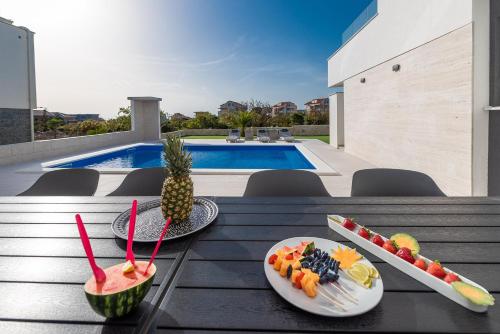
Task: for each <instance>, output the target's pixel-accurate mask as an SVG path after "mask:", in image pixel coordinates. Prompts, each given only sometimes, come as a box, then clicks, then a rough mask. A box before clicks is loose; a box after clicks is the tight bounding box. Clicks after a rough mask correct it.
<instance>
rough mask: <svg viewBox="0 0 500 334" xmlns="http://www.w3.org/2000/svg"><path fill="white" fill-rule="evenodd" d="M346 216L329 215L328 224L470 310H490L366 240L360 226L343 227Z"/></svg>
mask: <svg viewBox="0 0 500 334" xmlns="http://www.w3.org/2000/svg"><path fill="white" fill-rule="evenodd" d="M343 221H344V217H342V216H338V215H328V226H329V227H330V228H331V229H333V230H334V231H335V232H337V233H339V234H340V235H342V236H344V237H345V238H347V239H348V240H350V241H352V242H354V243H355V244H357V245H359V246H360V247H362V248H364V249H365V250H367V251H368V252H370V253H372V254H373V255H375V256H377V257H378V258H380V259H381V260H384V261H385V262H387V263H389V264H390V265H391V266H393V267H395V268H397V269H399V270H401V271H402V272H404V273H405V274H407V275H408V276H410V277H412V278H414V279H416V280H417V281H419V282H421V283H423V284H425V285H427V286H428V287H430V288H431V289H434V290H436V291H437V292H439V293H440V294H442V295H443V296H445V297H447V298H449V299H451V300H453V301H454V302H456V303H458V304H460V305H462V306H463V307H465V308H468V309H469V310H472V311H474V312H486V311H487V310H488V306H483V305H477V304H474V303H472V302H470V301H469V300H468V299H467V298H465V297H463V296H462V295H460V294H459V293H458V292H456V291H455V289H453V287H452V286H451V284H448V283H446V282H445V281H443V280H441V279H439V278H437V277H435V276H432V275H431V274H429V273H427V272H425V271H423V270H422V269H420V268H417V267H415V266H414V265H413V264H411V263H409V262H406V261H405V260H403V259H401V258H399V257H398V256H396V255H394V254H392V253H390V252H388V251H386V250H385V249H383V248H382V247H380V246H377V245H376V244H374V243H373V242H371V241H370V240H366V239H364V238H362V237H361V236H359V235H358V234H357V233H358V229H359V226H356V228H355V229H354V230H353V231H350V230H348V229H346V228H345V227H343V226H342V225H341V224H340V223H338V222H343ZM381 237H382V238H383V239H384V241H385V240H387V238H385V237H384V236H382V235H381ZM417 258H421V259H423V260H424V261H426V262H427V263H430V262H432V261H431V260H429V259H428V258H426V257H423V256H422V255H418V256H417ZM444 270H445V271H447V272H448V271H452V272H453V273H455V272H454V271H453V270H450V269H448V268H444ZM456 274H457V275H458V277H460V279H461V280H462V281H463V282H465V283H469V284H472V285H474V286H477V287H478V288H481V289H483V290H484V291H487V290H486V289H485V288H483V287H482V286H480V285H479V284H477V283H475V282H473V281H471V280H469V279H467V278H465V277H463V276H461V275H459V274H458V273H456Z"/></svg>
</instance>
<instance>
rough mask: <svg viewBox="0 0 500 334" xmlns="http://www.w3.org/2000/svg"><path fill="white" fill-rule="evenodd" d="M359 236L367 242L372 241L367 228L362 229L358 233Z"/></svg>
mask: <svg viewBox="0 0 500 334" xmlns="http://www.w3.org/2000/svg"><path fill="white" fill-rule="evenodd" d="M358 235H359V236H361V237H362V238H365V239H367V240H370V231H368V230H367V229H366V228H364V227H362V228H360V229H359V231H358Z"/></svg>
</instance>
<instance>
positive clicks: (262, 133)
mask: <svg viewBox="0 0 500 334" xmlns="http://www.w3.org/2000/svg"><path fill="white" fill-rule="evenodd" d="M257 134H258V135H264V136H267V130H265V129H258V130H257Z"/></svg>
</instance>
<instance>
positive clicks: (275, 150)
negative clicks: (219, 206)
mask: <svg viewBox="0 0 500 334" xmlns="http://www.w3.org/2000/svg"><path fill="white" fill-rule="evenodd" d="M184 148H185V149H186V150H187V151H189V152H190V153H191V155H192V157H193V168H207V169H315V167H314V166H313V165H312V164H311V163H310V162H309V160H307V158H306V157H304V155H303V154H302V153H301V152H300V151H299V150H298V149H297V148H296V147H295V146H293V145H287V146H284V145H270V146H265V145H253V146H252V145H245V146H242V145H234V146H232V145H198V144H186V145H185V146H184ZM162 166H165V160H164V159H163V146H162V145H138V146H134V147H131V148H126V149H123V150H118V151H114V152H109V153H104V154H100V155H96V156H92V157H87V158H83V159H79V160H75V161H71V162H67V163H63V164H59V165H54V166H51V167H57V168H151V167H162Z"/></svg>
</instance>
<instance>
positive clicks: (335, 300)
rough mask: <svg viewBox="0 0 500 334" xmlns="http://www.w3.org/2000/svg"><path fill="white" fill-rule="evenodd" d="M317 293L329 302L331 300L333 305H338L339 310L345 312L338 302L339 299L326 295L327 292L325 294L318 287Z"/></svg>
mask: <svg viewBox="0 0 500 334" xmlns="http://www.w3.org/2000/svg"><path fill="white" fill-rule="evenodd" d="M318 293H319V294H320V295H321V296H323V298H325V299H327V300H328V301H329V302H331V303H332V304H333V305H335V306H336V307H338V308H339V309H340V310H341V311H343V312H347V311H346V309H345V308H343V307H342V305H343V304H342V302H340V301H339V300H337V299H334V298H332V297H330V296H328V295H327V294H325V293H324V292H323V291H321V290H320V289H318Z"/></svg>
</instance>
